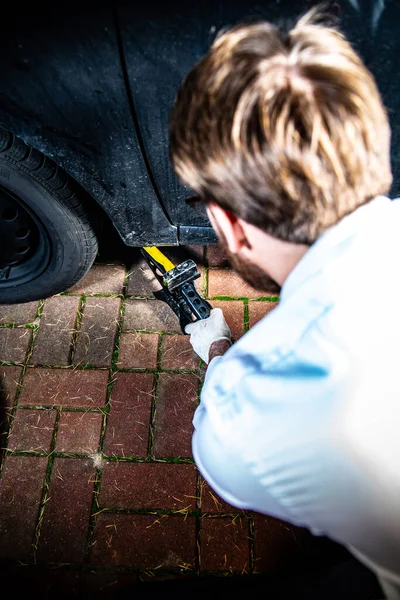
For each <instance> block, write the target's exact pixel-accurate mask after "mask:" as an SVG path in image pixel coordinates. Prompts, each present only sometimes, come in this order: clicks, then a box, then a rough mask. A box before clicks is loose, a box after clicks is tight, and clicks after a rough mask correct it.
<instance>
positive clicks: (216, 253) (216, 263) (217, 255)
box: [208, 245, 229, 267]
mask: <svg viewBox="0 0 400 600" xmlns="http://www.w3.org/2000/svg"><path fill="white" fill-rule="evenodd" d="M208 264H209V266H210V267H228V266H229V260H228V257H227V255H226V254H225V252H224V250H223V249H222V248H221V247H220V246H219V245H217V246H210V247H209V248H208Z"/></svg>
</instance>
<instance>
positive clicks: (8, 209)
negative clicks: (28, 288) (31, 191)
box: [0, 187, 51, 289]
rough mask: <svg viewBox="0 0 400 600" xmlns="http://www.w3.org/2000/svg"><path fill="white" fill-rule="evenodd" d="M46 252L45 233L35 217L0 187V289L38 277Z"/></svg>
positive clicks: (48, 250)
mask: <svg viewBox="0 0 400 600" xmlns="http://www.w3.org/2000/svg"><path fill="white" fill-rule="evenodd" d="M50 254H51V244H50V240H49V236H48V235H47V232H46V230H45V228H44V226H43V224H42V222H41V221H40V219H39V218H38V216H37V215H35V214H34V213H33V211H31V210H30V209H29V207H28V206H27V205H26V204H25V203H24V202H23V201H22V200H20V199H19V198H18V197H16V196H15V195H14V194H12V193H11V192H10V191H9V190H6V189H5V188H2V187H0V289H1V288H5V287H14V286H17V285H21V284H24V283H27V282H29V281H32V280H33V279H36V278H37V277H40V275H41V274H42V273H43V272H44V271H45V270H46V268H47V267H48V264H49V262H50Z"/></svg>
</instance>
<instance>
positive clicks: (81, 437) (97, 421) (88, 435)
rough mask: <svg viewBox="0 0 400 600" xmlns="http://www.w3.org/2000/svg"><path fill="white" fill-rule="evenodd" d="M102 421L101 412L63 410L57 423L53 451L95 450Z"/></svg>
mask: <svg viewBox="0 0 400 600" xmlns="http://www.w3.org/2000/svg"><path fill="white" fill-rule="evenodd" d="M102 423H103V415H102V414H101V413H97V412H65V411H64V412H63V413H62V414H61V417H60V422H59V424H58V433H57V441H56V447H55V451H56V452H86V453H95V452H97V451H98V449H99V442H100V433H101V427H102Z"/></svg>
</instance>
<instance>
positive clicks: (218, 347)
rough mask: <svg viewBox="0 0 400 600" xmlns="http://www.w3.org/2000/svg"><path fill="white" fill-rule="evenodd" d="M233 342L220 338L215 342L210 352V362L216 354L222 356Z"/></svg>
mask: <svg viewBox="0 0 400 600" xmlns="http://www.w3.org/2000/svg"><path fill="white" fill-rule="evenodd" d="M231 345H232V342H230V341H229V340H218V341H217V342H213V343H212V344H211V346H210V350H209V352H208V362H211V361H212V359H213V358H215V357H216V356H222V355H223V354H225V352H226V351H227V350H229V348H230V347H231Z"/></svg>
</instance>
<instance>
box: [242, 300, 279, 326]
mask: <svg viewBox="0 0 400 600" xmlns="http://www.w3.org/2000/svg"><path fill="white" fill-rule="evenodd" d="M275 306H278V302H268V301H261V302H249V304H248V309H249V327H253V325H255V324H256V323H258V321H261V319H262V318H263V317H265V315H267V314H268V313H270V312H271V311H272V310H273V309H274V308H275Z"/></svg>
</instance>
